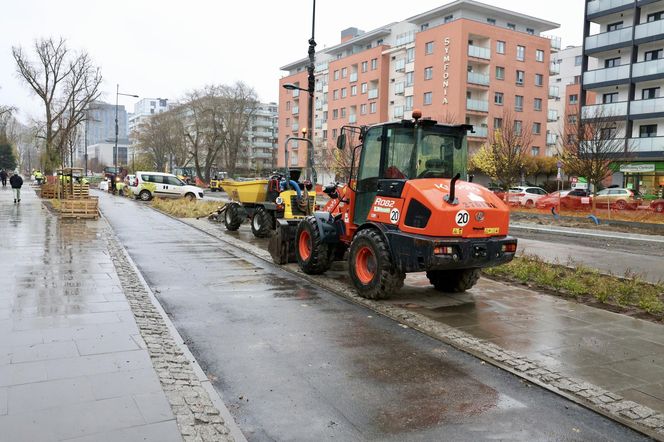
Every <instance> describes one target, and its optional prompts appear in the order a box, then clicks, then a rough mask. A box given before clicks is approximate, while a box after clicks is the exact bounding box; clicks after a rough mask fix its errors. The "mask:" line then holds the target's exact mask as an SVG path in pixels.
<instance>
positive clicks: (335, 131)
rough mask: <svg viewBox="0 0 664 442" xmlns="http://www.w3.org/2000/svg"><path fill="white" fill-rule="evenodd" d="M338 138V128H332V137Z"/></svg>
mask: <svg viewBox="0 0 664 442" xmlns="http://www.w3.org/2000/svg"><path fill="white" fill-rule="evenodd" d="M336 138H337V130H336V129H332V139H336Z"/></svg>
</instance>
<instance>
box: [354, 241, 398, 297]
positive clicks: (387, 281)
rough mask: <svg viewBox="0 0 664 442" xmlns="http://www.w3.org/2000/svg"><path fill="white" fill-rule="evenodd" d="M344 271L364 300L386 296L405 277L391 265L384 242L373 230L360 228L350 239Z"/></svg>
mask: <svg viewBox="0 0 664 442" xmlns="http://www.w3.org/2000/svg"><path fill="white" fill-rule="evenodd" d="M365 260H366V262H364V261H365ZM348 272H349V273H350V278H351V280H352V281H353V285H354V286H355V288H356V289H357V292H358V294H359V295H360V296H361V297H363V298H367V299H387V298H389V297H390V296H391V295H392V294H394V293H395V292H397V291H398V290H399V289H400V288H401V287H403V281H404V279H405V278H406V275H405V274H404V273H403V272H400V271H399V270H397V269H396V268H395V266H394V263H393V261H392V255H391V253H390V250H389V247H388V245H387V243H386V242H385V240H384V239H383V237H382V236H381V235H380V233H379V232H378V231H376V230H374V229H366V230H361V231H360V232H358V234H357V235H355V238H353V242H352V243H351V245H350V253H349V254H348Z"/></svg>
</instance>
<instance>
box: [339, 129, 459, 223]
mask: <svg viewBox="0 0 664 442" xmlns="http://www.w3.org/2000/svg"><path fill="white" fill-rule="evenodd" d="M470 129H472V127H471V126H468V125H455V126H450V125H442V124H436V122H435V121H433V120H420V121H417V120H416V121H402V122H400V123H387V124H380V125H375V126H371V127H369V128H366V129H365V130H363V131H362V137H361V141H362V144H361V145H360V146H359V162H358V166H357V168H356V169H355V170H352V171H351V183H353V182H355V183H356V186H355V188H354V190H355V192H356V195H355V201H354V204H355V211H354V213H355V216H354V223H355V224H357V225H360V224H363V223H364V222H366V220H367V217H368V215H369V210H370V209H371V206H372V205H373V202H374V200H375V198H376V195H377V193H378V191H379V188H380V189H381V195H383V194H384V193H383V192H384V191H387V192H390V191H391V192H392V193H393V194H392V195H389V196H393V197H396V198H399V197H400V193H401V190H402V189H403V186H404V185H405V182H406V181H409V180H418V179H429V178H447V179H449V178H452V177H453V176H454V175H456V174H457V173H458V174H460V175H461V179H466V177H467V171H466V169H467V161H468V146H467V140H466V134H467V132H468V130H470ZM342 137H344V135H342ZM343 144H345V140H344V139H341V140H338V143H337V146H338V147H343ZM351 187H352V186H351ZM385 187H389V188H390V189H391V190H385V189H383V188H385Z"/></svg>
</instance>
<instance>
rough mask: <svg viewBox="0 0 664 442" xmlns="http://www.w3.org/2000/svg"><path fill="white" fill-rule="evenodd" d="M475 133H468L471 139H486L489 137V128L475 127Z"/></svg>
mask: <svg viewBox="0 0 664 442" xmlns="http://www.w3.org/2000/svg"><path fill="white" fill-rule="evenodd" d="M473 130H474V131H475V133H473V132H470V131H468V137H469V138H486V137H488V136H489V128H488V127H486V126H474V127H473Z"/></svg>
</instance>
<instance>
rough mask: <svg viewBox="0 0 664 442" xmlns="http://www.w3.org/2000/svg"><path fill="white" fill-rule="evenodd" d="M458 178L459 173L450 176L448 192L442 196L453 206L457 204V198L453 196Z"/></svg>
mask: <svg viewBox="0 0 664 442" xmlns="http://www.w3.org/2000/svg"><path fill="white" fill-rule="evenodd" d="M459 178H461V174H460V173H457V174H456V175H454V178H452V181H450V193H449V194H448V195H445V197H444V198H443V199H444V200H445V201H446V202H447V203H448V204H451V205H453V206H456V205H457V204H459V200H458V199H457V198H456V196H455V193H456V192H455V191H456V183H457V181H459Z"/></svg>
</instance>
